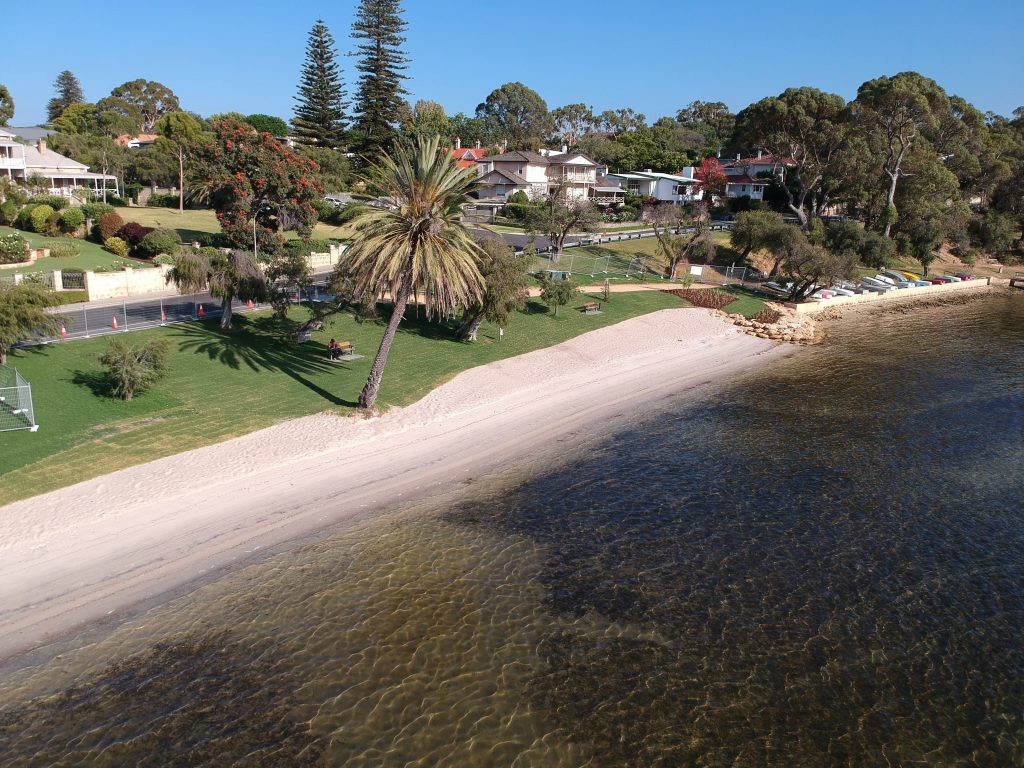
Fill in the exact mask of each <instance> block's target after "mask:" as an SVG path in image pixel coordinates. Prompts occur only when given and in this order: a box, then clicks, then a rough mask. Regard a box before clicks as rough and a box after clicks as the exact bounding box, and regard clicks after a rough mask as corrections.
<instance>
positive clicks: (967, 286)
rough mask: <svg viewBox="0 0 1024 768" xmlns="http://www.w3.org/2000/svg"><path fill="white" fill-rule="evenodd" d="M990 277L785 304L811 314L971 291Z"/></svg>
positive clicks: (805, 313) (985, 286)
mask: <svg viewBox="0 0 1024 768" xmlns="http://www.w3.org/2000/svg"><path fill="white" fill-rule="evenodd" d="M990 279H991V278H988V277H981V278H977V279H975V280H964V281H963V282H959V283H944V284H943V285H928V286H924V285H919V286H916V287H914V288H900V289H898V290H895V291H889V292H888V293H861V294H857V295H856V296H836V297H835V298H832V299H812V300H811V301H807V302H804V303H802V304H790V303H787V304H786V306H787V307H789V308H790V309H792V310H793V311H794V312H796V313H798V314H801V315H813V314H817V313H818V312H824V311H825V310H826V309H830V308H832V307H851V306H857V305H859V304H877V303H879V302H891V301H905V300H907V299H914V298H920V297H922V296H934V295H935V294H940V293H955V292H957V291H972V290H978V289H979V288H988V285H989V280H990Z"/></svg>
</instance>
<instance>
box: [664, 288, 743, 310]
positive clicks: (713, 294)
mask: <svg viewBox="0 0 1024 768" xmlns="http://www.w3.org/2000/svg"><path fill="white" fill-rule="evenodd" d="M669 293H671V294H674V295H675V296H678V297H679V298H681V299H684V300H685V301H688V302H690V303H691V304H693V306H695V307H705V308H707V309H722V308H723V307H726V306H728V305H729V304H732V303H733V302H734V301H736V297H734V296H730V295H729V294H727V293H723V292H722V291H720V290H718V289H717V288H683V289H680V290H678V291H669Z"/></svg>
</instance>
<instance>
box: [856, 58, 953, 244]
mask: <svg viewBox="0 0 1024 768" xmlns="http://www.w3.org/2000/svg"><path fill="white" fill-rule="evenodd" d="M851 106H852V110H853V114H854V116H855V119H856V122H857V125H858V127H859V129H860V130H861V131H862V132H863V133H864V135H865V136H866V137H867V140H868V145H869V146H870V148H871V150H872V151H873V153H874V154H875V156H876V157H878V158H879V159H880V161H881V170H882V173H883V174H884V177H885V178H886V179H887V183H888V191H887V193H886V215H885V223H884V227H883V234H884V235H885V236H886V237H890V235H891V234H892V229H893V226H894V225H895V224H896V221H897V218H898V211H897V208H896V190H897V187H898V185H899V181H900V179H901V178H903V177H904V176H906V175H907V174H908V172H909V171H908V167H907V163H908V161H909V160H910V158H911V153H912V151H913V150H914V149H915V147H919V148H920V147H922V145H924V146H929V138H932V139H934V138H935V137H936V134H937V133H938V130H939V126H940V123H941V118H942V116H943V115H947V114H948V113H949V111H950V103H949V97H948V96H947V95H946V92H945V91H943V90H942V88H940V87H939V85H938V84H937V83H936V82H935V81H934V80H931V79H929V78H927V77H923V76H921V75H919V74H918V73H917V72H901V73H900V74H898V75H895V76H894V77H879V78H876V79H874V80H869V81H868V82H866V83H864V84H863V85H861V87H860V88H859V89H858V90H857V98H856V99H855V100H854V102H853V104H852V105H851ZM927 154H928V153H927V152H920V153H918V158H919V159H920V160H922V161H924V160H925V159H926V158H927Z"/></svg>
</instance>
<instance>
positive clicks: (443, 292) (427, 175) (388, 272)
mask: <svg viewBox="0 0 1024 768" xmlns="http://www.w3.org/2000/svg"><path fill="white" fill-rule="evenodd" d="M368 180H369V183H370V184H371V185H372V186H373V187H376V188H377V189H378V190H380V191H381V192H383V193H384V194H385V195H386V196H387V198H388V200H389V202H390V204H389V205H388V207H387V208H369V207H367V208H366V209H364V210H363V211H362V212H361V213H360V215H359V216H358V217H357V218H356V219H355V221H354V222H353V225H352V226H353V236H352V245H351V247H349V248H348V250H346V251H345V254H344V256H343V257H342V261H341V262H340V264H339V265H338V271H339V272H343V273H348V274H350V275H352V276H353V277H354V279H355V293H356V294H357V295H363V294H366V293H371V294H374V295H377V296H382V295H384V294H390V296H391V299H392V302H393V309H392V312H391V318H390V320H389V321H388V324H387V328H386V329H385V331H384V336H383V338H382V339H381V342H380V348H379V349H378V351H377V356H376V358H374V361H373V365H372V366H371V368H370V375H369V378H368V379H367V382H366V386H365V387H363V391H362V393H360V395H359V407H360V408H363V409H371V408H373V406H374V403H375V402H376V401H377V395H378V393H379V391H380V384H381V381H382V379H383V376H384V366H385V365H386V364H387V360H388V354H389V353H390V351H391V345H392V343H393V342H394V339H395V334H396V332H397V331H398V325H399V323H401V321H402V317H403V316H404V314H405V307H406V305H407V303H408V301H409V297H410V296H411V295H412V294H413V291H416V292H423V293H424V294H425V295H426V296H427V297H428V306H427V312H428V315H429V316H433V317H445V316H447V315H449V314H450V313H452V312H454V311H455V309H456V308H457V307H460V306H466V305H469V304H472V303H473V302H476V301H479V300H480V298H481V296H482V295H483V293H484V280H483V277H482V276H481V274H480V269H479V266H478V264H479V260H480V257H481V252H480V246H479V245H477V243H476V242H475V241H474V240H473V237H472V236H471V235H470V233H469V232H468V230H466V228H465V227H464V226H463V225H462V223H461V220H460V219H461V208H460V206H461V204H462V203H463V202H465V200H466V199H467V198H466V196H467V194H468V192H469V191H470V190H471V189H472V187H473V185H474V183H475V181H476V171H475V169H472V168H470V169H466V170H462V169H460V168H459V167H458V166H457V165H456V164H455V161H454V160H453V159H452V156H451V153H447V152H441V151H440V139H439V138H438V137H437V136H430V137H424V136H414V137H413V138H412V140H411V141H410V142H409V143H406V142H404V141H398V142H396V144H395V148H394V150H393V151H392V152H391V153H390V154H386V153H384V154H381V155H380V157H379V159H378V160H377V161H376V163H375V164H374V165H373V166H372V167H371V171H370V174H369V179H368Z"/></svg>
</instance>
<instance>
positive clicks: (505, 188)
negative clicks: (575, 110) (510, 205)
mask: <svg viewBox="0 0 1024 768" xmlns="http://www.w3.org/2000/svg"><path fill="white" fill-rule="evenodd" d="M477 164H478V166H477V167H478V168H479V178H478V179H477V192H476V195H477V197H478V198H479V199H481V200H506V199H508V197H509V196H510V195H512V194H514V193H515V192H519V191H522V192H525V193H526V194H527V195H529V196H530V198H531V199H537V198H541V197H544V196H545V195H549V194H554V193H555V192H557V191H559V190H561V191H562V192H564V193H565V194H566V195H568V196H569V197H573V198H578V199H587V198H588V197H590V195H591V190H592V189H593V187H594V186H595V184H596V183H597V163H595V162H594V161H593V160H591V159H590V158H588V157H587V156H586V155H581V154H579V153H573V152H553V151H551V150H542V151H541V152H530V151H528V150H516V151H513V152H502V153H501V154H498V155H491V156H489V157H483V158H481V159H480V160H478V161H477Z"/></svg>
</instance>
